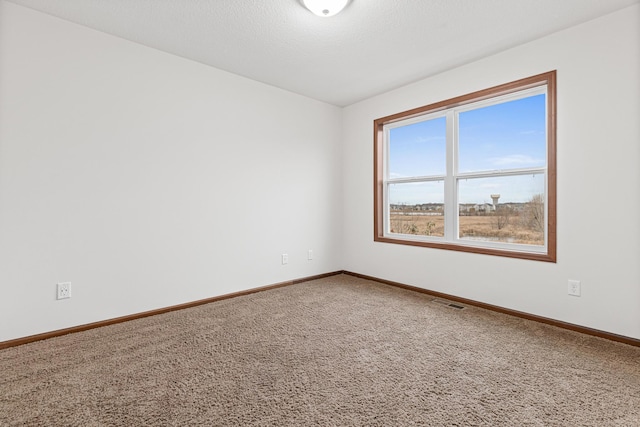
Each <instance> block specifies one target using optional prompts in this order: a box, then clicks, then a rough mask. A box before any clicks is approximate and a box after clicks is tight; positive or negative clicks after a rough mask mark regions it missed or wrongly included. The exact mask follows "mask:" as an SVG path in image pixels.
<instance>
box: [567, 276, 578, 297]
mask: <svg viewBox="0 0 640 427" xmlns="http://www.w3.org/2000/svg"><path fill="white" fill-rule="evenodd" d="M568 286H569V287H568V290H567V291H568V293H569V295H573V296H575V297H579V296H580V281H579V280H569V285H568Z"/></svg>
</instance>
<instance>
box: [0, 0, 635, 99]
mask: <svg viewBox="0 0 640 427" xmlns="http://www.w3.org/2000/svg"><path fill="white" fill-rule="evenodd" d="M11 1H12V2H13V3H16V4H20V5H24V6H27V7H30V8H32V9H35V10H39V11H42V12H46V13H49V14H51V15H54V16H57V17H60V18H63V19H66V20H68V21H72V22H75V23H78V24H82V25H85V26H87V27H90V28H94V29H97V30H99V31H103V32H105V33H109V34H112V35H115V36H118V37H122V38H124V39H127V40H131V41H134V42H137V43H140V44H143V45H146V46H149V47H153V48H156V49H159V50H162V51H165V52H169V53H172V54H175V55H179V56H182V57H185V58H189V59H192V60H195V61H198V62H201V63H203V64H208V65H211V66H213V67H216V68H219V69H222V70H226V71H230V72H232V73H235V74H239V75H242V76H245V77H248V78H251V79H254V80H258V81H261V82H264V83H267V84H270V85H273V86H277V87H280V88H283V89H287V90H290V91H292V92H296V93H299V94H302V95H306V96H309V97H311V98H315V99H318V100H321V101H325V102H328V103H331V104H334V105H339V106H344V105H349V104H352V103H354V102H357V101H359V100H362V99H365V98H368V97H371V96H373V95H376V94H378V93H382V92H385V91H387V90H390V89H393V88H396V87H399V86H402V85H405V84H408V83H411V82H413V81H416V80H419V79H421V78H424V77H427V76H430V75H433V74H437V73H439V72H442V71H445V70H447V69H450V68H452V67H456V66H459V65H462V64H464V63H467V62H470V61H473V60H476V59H478V58H481V57H483V56H487V55H490V54H492V53H496V52H499V51H501V50H505V49H508V48H510V47H513V46H516V45H518V44H522V43H525V42H527V41H530V40H534V39H536V38H539V37H542V36H544V35H547V34H550V33H553V32H556V31H559V30H561V29H564V28H567V27H570V26H573V25H576V24H579V23H582V22H585V21H588V20H590V19H593V18H596V17H598V16H601V15H604V14H607V13H610V12H613V11H616V10H619V9H622V8H624V7H626V6H629V5H632V4H635V3H638V2H640V0H351V2H350V3H349V5H347V7H346V8H345V10H344V11H343V12H342V13H341V14H339V15H337V16H334V17H331V18H319V17H317V16H315V15H313V14H311V13H310V12H309V11H307V10H306V9H304V8H303V7H302V6H301V3H300V2H299V0H11Z"/></svg>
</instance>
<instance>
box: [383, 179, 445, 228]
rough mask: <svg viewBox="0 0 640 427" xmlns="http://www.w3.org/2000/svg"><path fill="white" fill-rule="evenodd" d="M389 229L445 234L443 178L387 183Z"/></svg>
mask: <svg viewBox="0 0 640 427" xmlns="http://www.w3.org/2000/svg"><path fill="white" fill-rule="evenodd" d="M389 213H390V217H389V232H391V233H397V234H415V235H421V236H436V237H442V236H444V182H442V181H440V182H435V181H434V182H412V183H407V184H390V185H389Z"/></svg>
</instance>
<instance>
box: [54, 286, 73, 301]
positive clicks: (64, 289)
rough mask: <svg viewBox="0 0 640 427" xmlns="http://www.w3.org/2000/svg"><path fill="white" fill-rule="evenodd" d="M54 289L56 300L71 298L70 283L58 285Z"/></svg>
mask: <svg viewBox="0 0 640 427" xmlns="http://www.w3.org/2000/svg"><path fill="white" fill-rule="evenodd" d="M56 289H57V291H58V293H57V299H66V298H71V282H62V283H58V284H57V287H56Z"/></svg>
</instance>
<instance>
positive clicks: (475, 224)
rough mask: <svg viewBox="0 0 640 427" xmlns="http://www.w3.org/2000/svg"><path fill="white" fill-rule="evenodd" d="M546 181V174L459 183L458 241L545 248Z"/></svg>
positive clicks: (480, 179) (462, 181)
mask: <svg viewBox="0 0 640 427" xmlns="http://www.w3.org/2000/svg"><path fill="white" fill-rule="evenodd" d="M544 180H545V177H544V174H537V175H517V176H503V177H493V178H475V179H461V180H459V181H458V190H459V199H458V213H459V216H458V218H459V226H458V228H459V237H460V238H461V239H467V240H481V241H489V242H505V243H518V244H525V245H538V246H542V245H544V227H545V217H544V201H545V196H544Z"/></svg>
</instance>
